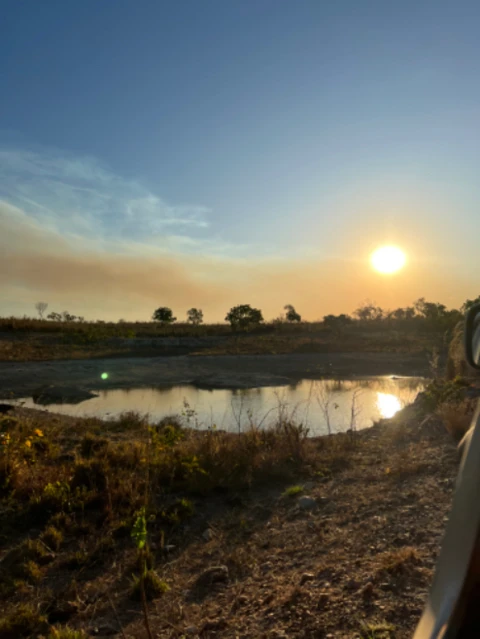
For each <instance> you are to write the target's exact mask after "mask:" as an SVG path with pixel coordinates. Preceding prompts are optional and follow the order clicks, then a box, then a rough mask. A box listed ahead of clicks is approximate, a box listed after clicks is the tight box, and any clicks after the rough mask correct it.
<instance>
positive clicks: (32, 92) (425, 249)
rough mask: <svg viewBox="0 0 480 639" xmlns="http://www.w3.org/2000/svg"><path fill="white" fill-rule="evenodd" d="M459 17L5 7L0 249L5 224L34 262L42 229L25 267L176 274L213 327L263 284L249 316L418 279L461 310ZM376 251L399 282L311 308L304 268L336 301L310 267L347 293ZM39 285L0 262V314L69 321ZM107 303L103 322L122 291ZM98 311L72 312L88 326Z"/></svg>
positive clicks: (470, 242)
mask: <svg viewBox="0 0 480 639" xmlns="http://www.w3.org/2000/svg"><path fill="white" fill-rule="evenodd" d="M479 19H480V6H479V5H478V3H475V2H473V1H472V2H470V1H469V2H443V1H441V0H440V1H436V2H433V1H426V2H422V3H417V2H413V1H410V0H407V1H405V2H403V3H388V2H383V1H378V2H377V1H373V0H365V1H364V2H361V3H359V2H357V1H354V0H351V1H339V2H335V3H333V2H321V1H319V0H312V1H307V0H299V1H298V2H293V1H286V0H242V1H236V0H232V1H229V2H225V1H224V0H222V1H212V0H204V1H203V2H193V1H191V0H182V1H179V2H163V1H160V0H155V1H147V0H142V1H140V2H133V0H132V1H130V0H103V1H102V2H97V1H90V0H82V2H75V3H73V2H72V3H65V2H60V1H53V0H52V1H51V2H37V1H36V0H30V1H24V2H21V3H20V2H17V1H15V0H13V1H11V0H7V1H4V3H2V23H1V25H0V82H1V87H2V96H3V99H2V100H1V101H0V200H2V201H3V203H4V205H3V206H4V208H3V209H1V210H0V213H1V211H2V210H3V216H2V218H0V223H1V221H2V219H3V224H4V228H5V229H8V233H7V232H4V234H3V236H4V241H6V239H5V238H7V237H8V238H9V239H8V242H9V251H10V253H11V252H12V251H13V245H12V242H11V238H12V233H13V232H14V231H13V228H14V227H15V225H17V226H16V228H17V231H15V238H16V243H14V244H15V250H16V251H17V253H16V254H18V255H19V256H20V255H21V256H22V257H25V256H27V257H28V258H29V259H33V258H32V256H33V257H38V253H39V252H41V251H40V248H39V247H38V245H37V246H36V247H33V248H32V243H31V238H30V236H29V234H28V233H29V232H35V233H36V232H40V231H41V233H43V234H44V238H43V241H42V242H41V243H40V244H41V245H42V246H43V247H50V248H49V249H48V250H47V249H46V248H44V251H45V253H51V252H52V250H53V247H56V248H55V251H57V252H58V254H62V255H65V254H74V253H82V252H83V253H84V254H85V255H86V254H88V255H90V263H91V264H93V263H94V262H95V259H99V260H100V261H102V263H104V262H105V260H106V261H107V262H108V260H109V259H111V260H113V259H115V260H117V261H116V262H115V263H114V264H115V265H113V262H112V263H111V265H110V267H109V268H110V270H113V271H115V270H116V269H117V267H118V269H120V270H122V268H123V267H121V268H120V266H119V263H118V260H119V259H120V258H119V256H122V255H123V256H129V258H130V259H133V258H135V259H137V260H138V261H139V262H138V263H139V269H140V271H141V270H142V268H147V267H146V262H144V263H143V264H144V266H143V267H141V266H140V264H141V263H142V262H141V261H142V258H145V259H146V258H147V257H148V259H158V260H164V259H167V260H169V261H173V262H175V264H179V265H182V264H183V265H184V264H185V263H186V261H188V264H189V265H190V266H189V268H191V269H192V274H191V278H190V279H191V280H192V281H191V282H190V283H191V284H192V286H193V285H194V286H195V287H196V288H195V290H198V294H197V296H198V302H197V303H200V304H202V299H203V298H202V295H204V297H205V300H207V302H206V304H204V306H206V308H207V309H209V310H211V313H212V316H215V318H217V319H218V318H219V315H220V314H222V313H223V311H221V310H220V309H222V308H224V307H225V305H226V306H227V307H228V304H230V303H234V302H235V299H234V297H235V296H234V295H233V294H232V293H231V291H232V290H233V291H238V292H239V294H240V292H241V295H242V296H243V300H246V301H248V300H247V296H249V295H251V296H252V297H253V298H254V299H255V300H256V303H257V304H261V302H262V299H263V298H262V290H263V291H265V287H266V284H267V283H268V286H269V287H270V288H269V297H268V299H267V298H266V297H265V304H266V305H267V308H268V313H267V315H268V314H272V315H273V314H274V313H275V309H276V308H278V311H280V310H281V308H282V306H283V304H281V302H280V300H281V298H282V295H283V297H285V296H286V297H287V299H285V300H284V303H287V302H292V301H293V300H294V299H295V300H296V303H297V304H299V305H304V306H305V307H308V311H307V314H309V315H311V316H320V315H321V314H323V313H324V312H325V313H326V312H330V311H332V312H335V311H338V312H341V311H349V310H351V309H352V308H353V307H355V305H356V303H357V302H358V301H359V299H361V298H365V297H375V298H377V301H379V302H380V303H383V304H392V305H396V304H395V302H396V301H397V300H398V304H403V303H406V302H407V301H409V300H410V301H411V299H410V298H411V297H412V296H413V295H415V294H416V292H417V288H416V285H417V284H418V283H419V280H420V284H422V283H423V286H424V288H423V289H422V290H421V293H422V294H424V295H425V296H427V297H431V296H437V297H441V298H442V300H443V301H446V302H447V303H450V302H451V303H452V304H454V303H455V304H456V303H461V301H462V300H461V299H458V300H457V297H458V296H460V295H463V294H464V293H467V294H468V295H469V296H472V295H474V294H475V295H477V294H478V291H477V290H474V289H475V280H474V272H475V269H476V268H477V269H478V267H479V260H478V257H477V255H478V251H477V250H476V244H477V238H478V233H479V231H480V214H479V211H478V209H479V206H478V205H479V201H480V184H479V182H478V178H477V170H478V169H477V167H478V162H479V159H480V158H479V155H480V139H479V137H480V127H479V115H480V84H479V83H478V81H477V79H478V77H479V74H480V55H479V54H480V45H479V42H478V29H477V27H478V23H479ZM20 228H21V229H22V230H21V232H20V231H18V229H20ZM32 229H35V231H32ZM0 230H1V229H0ZM22 238H23V240H22ZM0 242H1V240H0ZM384 242H394V243H398V244H399V245H401V246H403V247H404V249H405V250H406V251H407V253H408V255H409V264H410V266H409V269H410V270H409V271H408V270H407V269H406V272H405V274H403V275H402V276H401V277H403V280H400V279H398V278H397V280H396V281H395V283H393V281H392V280H390V281H389V283H388V286H387V285H386V284H385V282H382V281H379V280H378V277H377V278H376V279H375V278H373V279H372V278H371V277H370V276H367V275H365V278H366V279H365V280H364V281H363V280H362V282H363V283H362V287H363V288H361V290H360V291H359V289H358V286H359V283H358V281H356V280H355V282H354V283H352V287H353V288H352V287H350V288H349V286H347V284H345V286H344V288H343V289H342V291H343V292H342V291H340V292H339V293H338V296H337V298H335V296H334V295H333V296H332V295H331V294H330V293H331V292H329V295H328V296H327V297H328V300H329V301H328V303H329V304H330V305H332V306H335V308H326V304H327V302H326V301H325V302H320V301H317V302H316V303H313V302H312V301H311V299H310V298H311V295H309V291H310V288H309V287H311V286H313V287H315V286H316V281H317V280H316V279H315V277H317V276H318V273H319V272H320V271H321V270H322V269H323V272H322V277H321V278H320V279H321V282H319V286H320V288H321V289H322V290H325V288H327V287H328V288H329V291H330V289H331V288H332V287H333V288H335V287H336V286H337V284H336V282H335V278H334V277H333V276H331V277H330V279H329V278H328V277H327V276H326V270H328V269H330V267H331V263H330V261H332V260H333V261H335V269H334V270H335V272H336V273H337V274H340V278H343V280H345V282H346V280H348V279H349V278H351V276H352V272H351V269H352V268H353V269H354V272H355V275H356V274H357V272H358V269H359V268H360V269H363V265H364V263H365V261H366V259H367V256H368V252H369V251H370V250H371V249H372V248H374V247H375V246H377V245H379V244H382V243H384ZM469 254H470V256H469ZM43 257H45V256H43ZM43 257H42V259H43ZM195 260H196V261H195ZM42 263H43V262H42ZM169 264H170V262H169ZM246 264H248V267H249V268H245V265H246ZM352 264H353V266H352ZM326 265H330V266H326ZM70 266H71V265H70ZM32 268H33V267H32ZM35 268H36V269H38V265H37V266H35ZM158 268H159V273H160V276H159V279H160V280H161V281H163V280H164V279H165V278H167V279H169V278H170V277H171V274H172V267H171V265H170V266H164V265H163V263H160V262H159V266H158ZM250 268H252V269H253V273H255V274H254V275H252V276H251V277H253V279H254V280H255V281H251V280H249V277H250V270H249V269H250ZM162 269H166V271H165V272H163V270H162ZM312 269H313V271H312ZM349 269H350V270H349ZM107 270H108V269H107ZM47 271H48V273H50V274H49V276H48V277H45V279H44V280H43V282H39V281H37V280H35V281H33V280H32V278H31V277H30V275H29V269H28V268H26V267H22V268H21V269H20V272H17V271H13V270H12V267H11V266H10V267H9V273H8V275H9V278H8V280H4V281H3V282H2V286H4V287H6V288H8V291H7V295H6V296H4V307H5V308H0V312H29V311H28V309H29V308H31V307H32V299H33V300H34V301H36V300H35V298H36V296H39V295H40V296H43V297H48V298H49V299H52V300H53V301H54V303H55V304H62V303H64V304H69V305H70V306H71V307H72V308H71V310H72V311H73V310H74V308H73V306H75V304H77V301H76V298H75V294H74V291H73V290H72V288H73V286H74V284H75V282H77V281H78V277H77V276H75V277H73V279H72V280H71V282H70V287H68V286H66V287H67V288H69V289H70V290H72V292H71V293H70V297H68V296H67V295H65V293H63V294H60V293H58V286H57V282H56V280H55V277H53V275H52V273H51V271H50V270H48V269H47ZM284 271H285V272H288V273H289V274H290V273H297V276H298V277H297V281H296V280H295V276H292V278H291V280H290V275H288V276H287V275H284V276H280V273H283V272H284ZM67 272H69V271H68V268H65V273H67ZM272 272H276V273H279V276H278V280H279V281H278V282H277V283H276V284H275V285H273V284H272V282H271V280H270V279H269V278H270V274H271V273H272ZM312 272H314V274H315V277H312V275H311V274H312ZM306 273H308V276H307V277H305V274H306ZM4 277H5V276H4ZM65 277H66V276H65ZM139 277H140V276H139ZM262 278H264V279H262ZM298 278H302V282H303V284H302V283H301V282H298ZM100 279H101V278H100ZM187 279H188V278H187ZM317 279H318V278H317ZM193 280H195V281H193ZM109 281H110V280H109ZM285 281H289V282H290V281H291V284H290V285H289V288H288V287H287V289H285V285H284V283H283V282H285ZM249 282H250V284H251V286H249ZM259 282H260V283H261V282H263V285H261V284H259ZM352 282H353V280H352ZM182 286H183V288H184V289H185V290H188V291H190V288H189V287H188V286H186V284H185V282H184V281H183V280H182ZM217 286H218V287H219V290H218V292H217V293H215V294H212V291H214V290H215V287H217ZM275 286H276V287H277V288H278V291H277V293H275V294H274V291H273V289H274V288H275ZM256 287H258V290H257V289H256ZM113 288H114V291H115V296H116V297H115V303H114V302H113V299H110V303H111V308H112V310H111V313H112V316H113V315H114V314H115V313H117V312H120V311H121V309H122V299H123V301H125V299H128V300H130V301H129V307H130V306H131V304H130V302H131V301H132V300H133V298H134V297H135V294H136V290H137V288H138V287H137V286H135V285H133V284H132V290H131V291H126V290H124V289H122V286H121V282H119V281H118V282H116V283H115V286H114V287H113ZM177 288H178V287H177ZM340 288H341V287H340ZM420 289H421V287H418V290H420ZM275 290H277V289H275ZM189 294H190V293H189ZM354 294H356V297H355V298H354V299H352V295H354ZM96 295H97V297H96ZM32 296H33V297H32ZM98 296H100V297H101V295H100V293H99V292H98V291H97V293H96V294H95V292H94V291H92V295H91V296H89V295H88V291H87V290H86V291H85V296H84V302H82V303H83V304H85V303H86V302H85V300H87V299H88V300H90V301H89V310H90V311H91V313H93V314H97V315H99V314H102V313H103V314H105V313H106V314H107V315H108V314H109V308H106V307H104V306H102V305H98ZM131 296H133V297H131ZM162 296H163V297H162ZM212 296H213V297H212ZM408 296H410V297H408ZM404 297H408V299H404ZM160 298H162V299H160ZM213 298H214V299H213ZM154 299H158V300H159V304H160V303H162V302H164V303H166V304H173V305H174V304H183V303H184V300H183V297H182V296H181V295H180V293H179V292H178V291H177V293H176V294H172V292H171V291H170V290H167V289H165V290H164V289H163V288H162V286H161V285H159V289H156V287H155V286H153V288H152V290H151V291H150V292H147V291H145V293H144V297H142V301H140V300H137V299H136V300H135V303H136V304H137V306H138V308H139V309H140V310H139V315H144V314H145V313H147V309H149V308H150V307H151V304H152V303H153V302H154ZM316 299H318V298H317V297H316ZM240 301H242V300H240ZM185 303H186V304H188V302H187V299H186V298H185ZM209 305H210V306H209ZM187 307H188V306H187ZM75 310H76V311H77V312H80V309H75ZM129 310H130V308H129ZM130 312H131V314H134V311H133V310H130ZM148 312H150V311H148ZM81 314H84V315H87V314H88V313H86V312H84V313H81ZM122 315H127V312H125V313H122ZM132 316H133V315H132Z"/></svg>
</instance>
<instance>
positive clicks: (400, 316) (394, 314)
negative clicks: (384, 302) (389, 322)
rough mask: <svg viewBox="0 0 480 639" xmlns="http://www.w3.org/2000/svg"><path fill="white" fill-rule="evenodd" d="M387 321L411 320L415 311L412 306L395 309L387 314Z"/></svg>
mask: <svg viewBox="0 0 480 639" xmlns="http://www.w3.org/2000/svg"><path fill="white" fill-rule="evenodd" d="M388 317H389V319H396V320H411V319H412V318H413V317H415V309H414V308H413V306H407V307H406V308H396V309H395V310H394V311H391V312H390V313H389V314H388Z"/></svg>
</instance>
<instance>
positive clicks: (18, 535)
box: [0, 409, 456, 639]
mask: <svg viewBox="0 0 480 639" xmlns="http://www.w3.org/2000/svg"><path fill="white" fill-rule="evenodd" d="M395 428H396V427H395V426H391V427H388V428H387V427H376V428H373V429H371V430H370V431H365V432H361V433H357V434H355V435H352V434H344V435H338V436H331V437H324V438H318V439H310V438H308V437H307V432H306V431H305V430H304V429H303V428H302V427H300V426H298V425H296V424H293V423H290V422H289V421H288V420H287V421H285V422H282V423H280V424H277V425H276V426H275V427H274V428H271V429H269V430H265V431H264V430H259V429H255V428H252V429H250V430H249V431H248V432H246V433H243V434H240V435H236V434H229V433H225V432H216V431H215V430H213V431H207V432H198V431H192V430H188V429H185V428H182V427H181V426H180V424H179V423H178V421H177V420H175V419H174V418H168V419H166V420H163V421H162V422H160V423H158V424H148V423H147V422H146V420H145V419H144V418H142V417H140V416H138V415H135V414H128V415H125V416H123V418H121V419H120V420H117V421H116V422H112V423H108V424H107V423H104V422H101V421H100V420H96V419H88V420H82V419H76V418H66V417H59V416H54V415H48V414H43V413H37V412H34V411H27V410H24V409H17V410H15V412H14V414H13V416H10V417H8V418H6V417H5V418H3V419H2V421H1V422H0V432H2V433H3V437H2V440H3V441H4V442H5V441H7V442H8V443H6V444H5V443H3V444H2V445H1V452H0V465H2V467H3V480H2V484H1V486H0V509H1V513H2V531H1V534H0V535H1V536H0V543H1V547H2V549H3V550H4V553H3V555H4V556H3V558H2V561H1V563H0V602H1V603H0V606H1V607H2V610H3V611H4V613H3V617H2V622H1V623H0V639H9V637H14V636H15V637H22V636H25V637H27V636H37V635H38V634H43V635H44V636H46V637H51V638H53V637H58V638H63V639H77V638H80V637H83V636H89V635H90V634H91V633H92V632H93V631H92V628H93V627H96V626H99V627H100V626H101V624H102V623H104V622H105V620H107V622H106V623H107V624H108V625H109V626H110V627H111V626H114V627H115V628H120V627H123V628H124V629H125V633H126V635H127V636H133V637H137V636H139V637H140V636H143V634H142V633H143V632H144V629H143V621H142V604H141V603H140V602H138V601H136V600H132V594H135V592H133V591H135V584H136V583H137V584H138V575H139V574H142V572H141V571H143V569H144V568H146V571H147V572H146V574H147V575H148V576H147V597H148V598H149V599H151V601H150V602H149V603H148V614H149V615H150V617H151V625H152V628H155V632H156V634H157V635H158V636H159V637H161V638H162V639H163V638H164V639H167V638H168V639H179V638H180V637H182V636H183V635H186V636H188V635H189V634H191V632H190V631H189V632H187V629H188V628H189V627H193V626H195V627H196V628H197V630H198V632H197V634H198V635H199V636H202V637H205V639H207V638H208V637H213V636H215V635H214V633H216V635H217V636H222V637H226V638H228V639H232V638H233V637H235V636H237V635H240V636H246V637H249V636H255V637H262V636H265V637H270V636H275V634H271V633H270V634H269V632H270V630H271V631H272V633H273V631H274V630H275V629H278V632H279V634H281V633H280V630H284V631H285V634H286V635H287V636H292V637H302V636H312V637H313V636H322V634H321V633H323V634H328V633H329V632H330V633H332V632H333V633H334V632H336V630H337V629H339V628H343V629H344V630H345V632H347V634H348V633H349V634H348V636H354V635H355V632H357V633H358V631H359V627H360V626H359V620H361V621H362V623H364V624H366V625H365V626H361V627H362V628H363V627H365V628H367V627H368V628H370V630H371V631H372V632H375V633H376V634H374V635H373V636H378V637H381V636H382V635H381V634H380V632H381V631H382V632H383V631H384V630H385V631H386V626H385V628H383V629H382V630H381V628H380V626H381V623H380V621H378V618H377V617H376V612H378V611H377V610H376V609H372V604H371V603H370V602H371V601H380V602H382V606H384V608H382V615H381V621H382V622H383V621H384V620H385V624H387V623H390V624H393V625H395V627H397V626H400V627H403V628H404V629H408V631H409V633H410V631H411V627H412V624H413V623H414V617H412V616H410V617H408V616H407V615H406V614H405V613H403V614H402V615H396V613H395V611H396V610H397V608H398V607H399V605H400V603H399V602H401V606H403V608H402V610H405V609H406V608H407V609H408V610H410V609H414V608H415V607H416V608H418V606H419V600H414V599H412V593H413V592H415V591H414V589H415V588H417V587H418V588H422V589H423V590H422V592H424V589H425V587H426V584H427V583H428V580H429V579H430V577H431V567H432V565H431V544H432V540H434V541H435V543H437V541H436V540H438V538H439V536H440V534H441V531H442V527H443V515H444V513H445V512H446V509H447V508H448V500H449V493H447V492H446V491H445V489H444V487H443V486H444V484H443V482H442V481H439V479H440V480H441V479H442V478H444V477H450V476H451V475H452V474H453V472H454V468H455V465H454V463H455V462H454V461H451V462H449V459H450V457H449V453H448V451H449V450H450V449H449V448H447V447H448V446H451V449H452V454H451V458H452V460H456V454H455V449H454V446H453V445H451V444H450V440H448V444H445V443H444V442H443V440H441V439H440V441H437V440H435V439H434V438H432V437H430V436H429V437H427V438H425V440H423V439H422V441H421V444H420V445H416V446H415V447H414V448H413V449H412V448H411V447H410V442H408V437H410V438H413V437H414V432H415V431H414V429H413V427H411V428H410V430H408V428H407V427H406V426H404V427H403V426H402V428H403V430H402V437H401V438H396V437H395ZM409 433H410V434H409ZM7 434H8V439H6V435H7ZM419 437H420V436H417V439H418V440H419ZM447 439H448V438H447ZM27 441H28V442H30V445H27V443H26V442H27ZM440 450H441V451H442V455H440V454H439V453H438V451H440ZM386 451H387V453H386ZM387 454H388V457H387ZM386 457H387V458H386ZM405 459H408V460H409V463H410V464H411V465H412V464H416V465H417V467H420V466H421V465H422V464H423V465H424V469H423V471H422V472H423V474H422V479H421V481H419V478H418V475H415V474H414V473H413V472H412V473H407V474H404V475H403V476H398V477H396V481H395V483H394V484H392V481H391V478H390V476H389V475H388V474H386V473H385V468H386V466H391V467H397V466H398V467H401V466H402V465H405ZM427 461H428V463H427ZM359 486H361V487H362V488H361V490H359ZM288 487H290V490H289V489H288ZM292 487H293V488H292ZM298 487H303V493H304V494H308V495H310V496H312V497H314V498H315V503H316V504H317V505H316V507H315V508H314V509H313V510H311V511H302V510H301V509H300V507H299V505H298V498H299V496H300V494H301V493H300V491H299V490H298ZM284 493H286V494H290V495H291V496H290V497H288V498H282V495H283V494H284ZM144 508H145V526H146V548H145V549H144V550H143V551H142V558H143V559H144V561H145V562H146V563H145V564H144V565H143V568H142V566H140V564H139V551H138V550H137V547H136V546H135V544H134V541H133V540H132V538H131V532H132V527H133V525H134V522H136V521H138V518H139V512H141V510H142V509H144ZM207 530H208V534H206V531H207ZM415 530H417V531H418V532H417V534H418V535H421V534H425V531H427V533H426V537H427V538H428V542H429V544H428V545H427V546H426V547H422V544H421V541H418V540H417V539H415V541H412V540H411V539H410V535H412V536H414V531H415ZM417 542H418V543H417ZM412 543H415V546H412ZM399 544H400V546H399ZM214 567H218V568H219V570H218V574H219V575H220V577H221V579H220V578H219V579H214V580H213V581H212V579H210V580H209V582H208V583H209V585H208V587H200V586H201V584H202V583H203V581H202V578H201V575H202V574H203V573H204V572H205V571H206V570H209V569H212V568H214ZM132 579H133V581H132ZM352 579H353V581H354V583H353V584H352ZM204 581H205V580H204ZM385 583H387V585H388V590H385V591H382V588H383V586H384V585H385ZM363 584H367V585H368V586H369V588H370V590H369V592H370V593H371V596H370V597H368V596H367V595H365V596H363V595H361V594H360V591H362V588H363ZM406 585H409V587H410V590H409V591H408V597H407V595H405V597H404V593H405V592H406V590H405V586H406ZM150 586H151V588H150ZM167 586H168V588H169V589H167ZM367 590H368V589H367ZM367 590H365V592H367ZM362 592H363V591H362ZM137 594H138V588H137ZM421 597H423V594H422V595H421ZM22 606H23V607H22ZM405 607H406V608H405ZM347 610H348V614H347V612H346V611H347ZM360 625H361V624H360ZM2 633H3V634H2ZM49 633H50V634H49ZM83 633H84V634H83ZM262 633H264V634H262ZM302 633H303V634H302ZM193 636H195V634H194V635H193ZM395 636H396V637H397V634H395ZM406 636H407V635H406V634H401V633H399V634H398V637H402V638H403V637H406Z"/></svg>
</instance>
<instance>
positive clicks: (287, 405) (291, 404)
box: [18, 377, 428, 435]
mask: <svg viewBox="0 0 480 639" xmlns="http://www.w3.org/2000/svg"><path fill="white" fill-rule="evenodd" d="M427 383H428V380H426V379H425V378H419V377H400V378H398V377H370V378H364V379H355V380H352V379H350V380H338V379H323V380H317V381H312V380H303V381H300V382H299V383H297V384H294V385H290V386H277V387H262V388H253V389H241V390H226V389H219V390H205V389H199V388H196V387H194V386H174V387H171V388H132V389H126V390H125V389H121V390H99V391H95V392H97V393H98V397H94V398H92V399H88V400H86V401H84V402H81V403H79V404H50V405H49V407H48V408H47V409H44V410H48V411H49V412H53V413H62V414H66V415H74V416H87V417H90V416H96V417H102V418H106V419H108V418H113V417H116V416H118V415H120V414H121V413H124V412H126V411H136V412H139V413H141V414H148V415H149V418H150V419H151V421H152V422H155V421H158V420H160V419H161V418H162V417H165V416H166V415H181V416H182V420H183V421H184V423H185V424H187V425H190V426H193V427H196V428H200V429H205V428H211V427H213V426H215V427H216V428H218V429H224V430H228V431H239V430H242V429H244V428H247V427H248V426H249V425H252V424H254V425H256V426H259V427H265V426H268V425H271V424H274V423H275V422H276V421H278V419H279V418H282V419H291V420H294V421H295V422H297V423H300V422H301V423H303V424H304V425H306V426H308V427H309V429H310V434H311V435H324V434H327V433H329V432H332V433H334V432H344V431H346V430H348V429H350V428H351V427H353V428H355V429H362V428H368V427H369V426H371V425H372V424H373V422H375V421H377V420H379V419H381V418H385V417H393V415H394V414H395V413H396V412H398V411H399V410H400V409H402V408H403V407H404V406H406V405H407V404H410V403H412V402H413V401H414V400H415V398H416V396H417V394H418V393H419V392H420V391H422V390H424V388H425V386H426V385H427ZM18 402H21V403H23V405H24V406H25V407H29V408H38V405H37V404H35V403H34V402H33V400H32V399H31V398H25V399H22V400H18Z"/></svg>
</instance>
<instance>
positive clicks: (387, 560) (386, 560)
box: [380, 546, 419, 575]
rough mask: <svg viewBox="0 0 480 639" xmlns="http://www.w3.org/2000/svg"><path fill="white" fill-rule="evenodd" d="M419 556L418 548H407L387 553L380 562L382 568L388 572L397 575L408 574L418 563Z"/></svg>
mask: <svg viewBox="0 0 480 639" xmlns="http://www.w3.org/2000/svg"><path fill="white" fill-rule="evenodd" d="M418 560H419V556H418V551H417V549H416V548H412V547H411V546H406V547H405V548H401V549H400V550H394V551H392V552H386V553H385V554H384V555H383V556H382V557H381V561H380V565H381V568H382V569H383V570H385V571H386V572H388V573H390V574H392V575H397V574H401V573H404V572H407V571H408V570H409V568H410V567H411V566H412V565H415V564H416V563H418Z"/></svg>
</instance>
